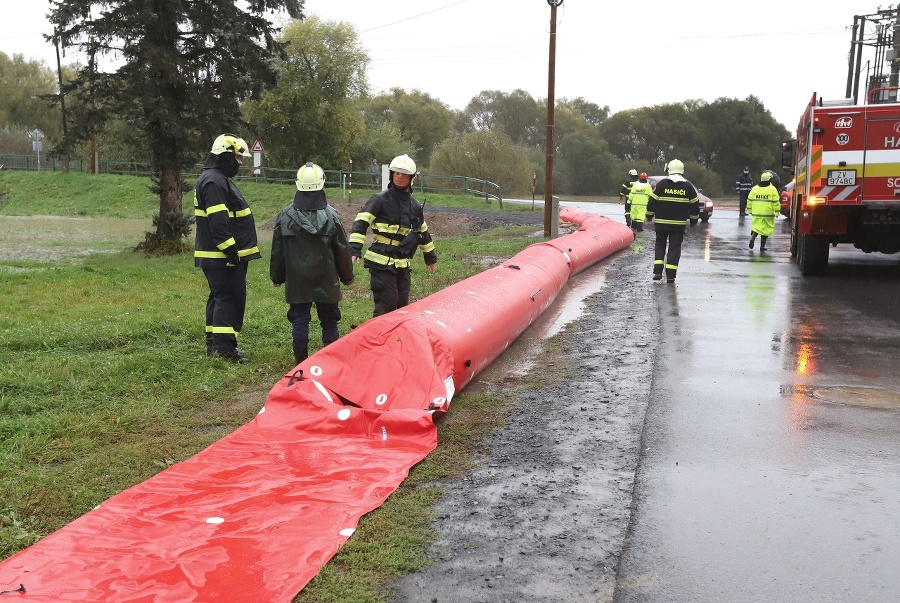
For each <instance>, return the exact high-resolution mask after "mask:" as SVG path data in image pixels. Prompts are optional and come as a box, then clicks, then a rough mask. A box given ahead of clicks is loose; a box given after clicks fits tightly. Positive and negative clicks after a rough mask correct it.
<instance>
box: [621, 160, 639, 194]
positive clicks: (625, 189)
mask: <svg viewBox="0 0 900 603" xmlns="http://www.w3.org/2000/svg"><path fill="white" fill-rule="evenodd" d="M637 180H638V173H637V170H636V169H634V168H632V169H630V170H628V178H626V179H625V180H623V181H622V186H621V187H620V188H619V203H625V199H626V198H628V193H630V192H631V187H632V185H633V184H634V183H635V182H637Z"/></svg>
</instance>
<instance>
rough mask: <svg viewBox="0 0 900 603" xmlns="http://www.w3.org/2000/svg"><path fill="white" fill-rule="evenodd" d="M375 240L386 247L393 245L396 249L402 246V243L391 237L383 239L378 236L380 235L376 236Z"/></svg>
mask: <svg viewBox="0 0 900 603" xmlns="http://www.w3.org/2000/svg"><path fill="white" fill-rule="evenodd" d="M373 240H374V241H375V242H376V243H382V244H384V245H393V246H394V247H397V246H399V245H400V241H398V240H396V239H392V238H390V237H383V236H381V235H378V234H377V235H375V238H374V239H373Z"/></svg>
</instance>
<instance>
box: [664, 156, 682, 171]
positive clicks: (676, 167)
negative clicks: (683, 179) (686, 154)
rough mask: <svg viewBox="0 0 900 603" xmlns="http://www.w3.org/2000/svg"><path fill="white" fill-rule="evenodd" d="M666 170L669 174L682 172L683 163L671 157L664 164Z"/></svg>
mask: <svg viewBox="0 0 900 603" xmlns="http://www.w3.org/2000/svg"><path fill="white" fill-rule="evenodd" d="M666 170H667V171H668V173H669V174H684V164H683V163H682V162H681V161H679V160H677V159H673V160H672V161H670V162H669V165H667V166H666Z"/></svg>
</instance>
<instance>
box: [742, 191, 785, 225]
mask: <svg viewBox="0 0 900 603" xmlns="http://www.w3.org/2000/svg"><path fill="white" fill-rule="evenodd" d="M747 212H748V213H749V214H750V215H751V216H752V217H753V224H752V225H751V227H750V230H751V231H752V232H755V233H758V234H761V235H762V236H764V237H768V236H771V234H772V233H773V232H774V231H775V219H776V218H777V217H778V215H779V214H780V213H781V193H780V192H778V188H776V187H775V186H774V185H773V184H772V183H771V182H763V183H762V184H757V185H756V186H754V187H753V188H751V189H750V194H749V195H748V196H747Z"/></svg>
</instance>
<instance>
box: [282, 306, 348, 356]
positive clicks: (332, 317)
mask: <svg viewBox="0 0 900 603" xmlns="http://www.w3.org/2000/svg"><path fill="white" fill-rule="evenodd" d="M311 310H312V303H305V304H291V307H290V309H289V310H288V312H287V319H288V320H289V321H291V325H292V329H291V336H292V338H293V340H294V345H300V346H302V347H306V346H307V345H308V344H309V322H310V320H311V319H312V312H311ZM316 315H317V316H318V317H319V322H320V323H321V324H322V343H323V344H324V345H328V344H329V343H332V342H334V341H337V339H338V337H339V336H340V333H339V332H338V322H339V321H340V320H341V310H340V308H338V305H337V304H320V303H316Z"/></svg>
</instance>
